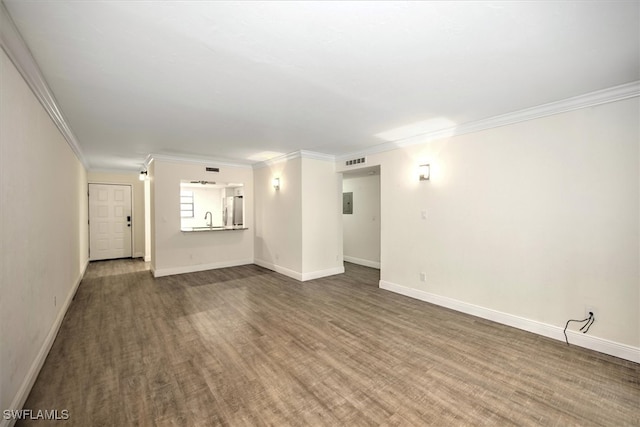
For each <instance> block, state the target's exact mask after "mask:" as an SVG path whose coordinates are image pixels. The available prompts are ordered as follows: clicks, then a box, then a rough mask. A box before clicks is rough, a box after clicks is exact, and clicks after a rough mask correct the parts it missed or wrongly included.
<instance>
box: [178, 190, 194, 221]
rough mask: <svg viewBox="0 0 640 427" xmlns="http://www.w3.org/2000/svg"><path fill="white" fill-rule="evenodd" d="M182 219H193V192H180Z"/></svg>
mask: <svg viewBox="0 0 640 427" xmlns="http://www.w3.org/2000/svg"><path fill="white" fill-rule="evenodd" d="M180 218H193V191H185V190H181V191H180Z"/></svg>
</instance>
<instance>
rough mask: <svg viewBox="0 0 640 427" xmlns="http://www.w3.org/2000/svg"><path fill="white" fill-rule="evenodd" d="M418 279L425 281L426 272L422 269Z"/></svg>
mask: <svg viewBox="0 0 640 427" xmlns="http://www.w3.org/2000/svg"><path fill="white" fill-rule="evenodd" d="M420 281H421V282H426V281H427V273H425V272H424V271H423V272H422V273H420Z"/></svg>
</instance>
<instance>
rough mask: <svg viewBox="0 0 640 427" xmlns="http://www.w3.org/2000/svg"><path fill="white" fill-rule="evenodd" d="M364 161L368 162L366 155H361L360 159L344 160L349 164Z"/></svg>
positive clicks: (357, 163)
mask: <svg viewBox="0 0 640 427" xmlns="http://www.w3.org/2000/svg"><path fill="white" fill-rule="evenodd" d="M363 163H367V158H366V157H360V158H358V159H351V160H347V161H346V162H344V164H345V165H347V166H353V165H361V164H363Z"/></svg>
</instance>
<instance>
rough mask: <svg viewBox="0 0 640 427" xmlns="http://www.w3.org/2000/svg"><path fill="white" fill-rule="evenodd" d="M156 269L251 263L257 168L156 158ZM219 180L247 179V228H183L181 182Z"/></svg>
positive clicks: (161, 272)
mask: <svg viewBox="0 0 640 427" xmlns="http://www.w3.org/2000/svg"><path fill="white" fill-rule="evenodd" d="M150 175H151V179H152V184H151V188H152V204H153V205H152V206H153V209H152V212H153V220H152V221H153V229H152V235H153V243H152V246H153V250H154V251H155V253H153V252H152V255H151V257H152V261H151V266H152V271H153V273H154V275H155V276H156V277H159V276H166V275H170V274H180V273H188V272H193V271H202V270H209V269H213V268H221V267H231V266H235V265H243V264H252V263H253V259H254V253H253V251H254V239H253V230H252V224H253V223H254V219H253V216H254V209H253V171H252V170H251V168H248V167H233V166H221V167H220V172H219V173H212V172H206V171H205V165H204V164H199V163H183V162H171V161H160V160H154V161H153V168H152V170H151V173H150ZM182 180H187V181H201V180H204V181H216V182H217V183H224V182H230V183H242V184H244V209H245V212H244V214H245V215H244V216H245V222H246V224H247V225H248V228H249V229H248V230H232V231H206V232H196V233H194V232H182V231H180V228H181V226H180V222H181V221H180V182H181V181H182Z"/></svg>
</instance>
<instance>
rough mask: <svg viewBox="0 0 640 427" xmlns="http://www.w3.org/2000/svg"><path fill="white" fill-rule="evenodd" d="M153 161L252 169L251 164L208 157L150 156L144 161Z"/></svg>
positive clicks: (148, 162) (153, 154) (147, 162)
mask: <svg viewBox="0 0 640 427" xmlns="http://www.w3.org/2000/svg"><path fill="white" fill-rule="evenodd" d="M153 160H159V161H163V162H171V163H189V164H198V165H204V166H211V167H223V166H226V167H232V168H242V169H251V164H250V163H240V162H234V161H231V160H221V159H217V158H214V157H206V156H198V157H189V156H184V155H178V154H176V155H171V154H155V153H152V154H149V155H148V156H147V158H146V159H145V161H144V164H145V165H147V166H148V165H149V164H150V163H151V162H152V161H153Z"/></svg>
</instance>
